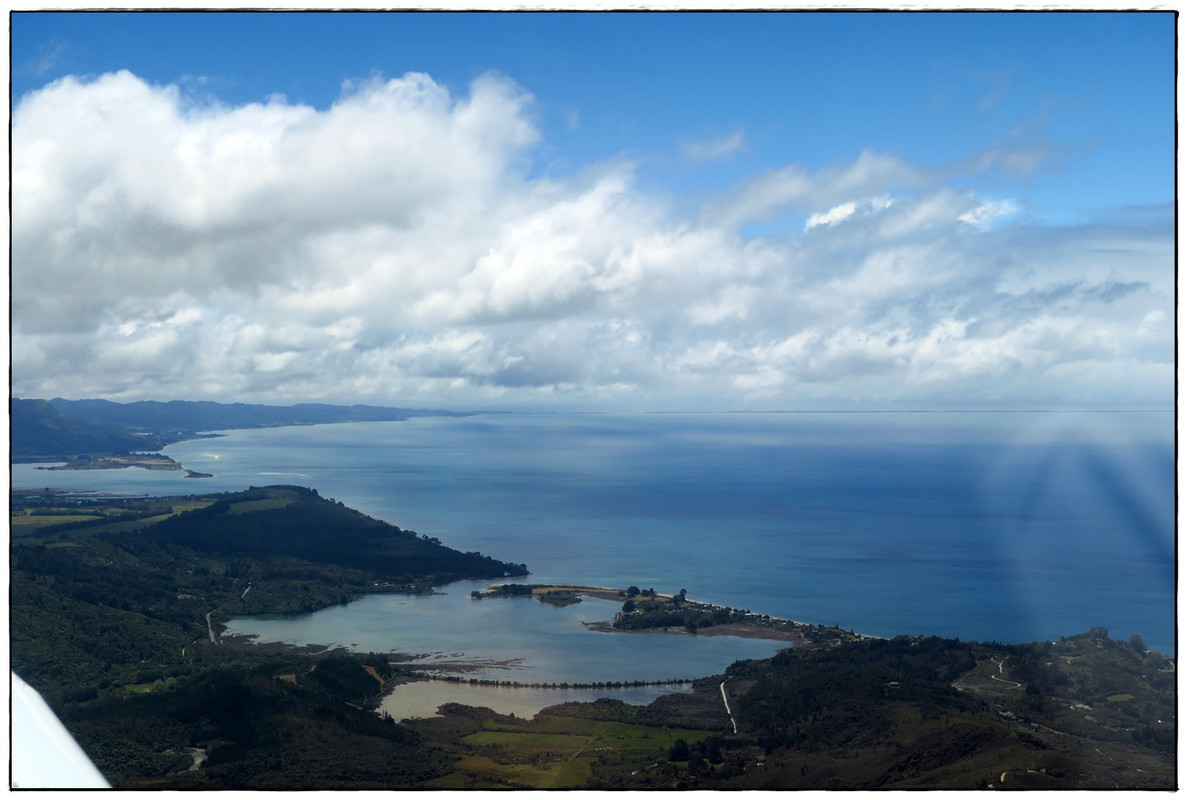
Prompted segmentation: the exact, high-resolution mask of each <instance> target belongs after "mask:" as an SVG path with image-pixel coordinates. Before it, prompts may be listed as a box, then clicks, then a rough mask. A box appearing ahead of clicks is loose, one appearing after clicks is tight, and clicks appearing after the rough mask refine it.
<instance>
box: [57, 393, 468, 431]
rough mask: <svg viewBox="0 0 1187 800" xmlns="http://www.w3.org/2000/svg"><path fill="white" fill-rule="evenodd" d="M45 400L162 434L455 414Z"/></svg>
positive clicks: (87, 416)
mask: <svg viewBox="0 0 1187 800" xmlns="http://www.w3.org/2000/svg"><path fill="white" fill-rule="evenodd" d="M49 402H50V404H51V405H52V406H53V407H54V408H56V409H57V410H58V411H60V412H62V413H63V414H65V415H67V416H70V417H73V418H75V419H79V420H82V421H84V422H89V423H92V424H95V425H110V426H113V427H117V428H123V429H124V430H129V431H150V432H153V433H162V434H168V433H179V432H180V433H196V432H198V431H217V430H229V429H232V428H268V427H277V426H282V425H316V424H323V423H330V422H392V421H398V420H404V419H408V418H409V417H420V416H434V417H440V416H461V415H460V414H459V413H457V412H453V411H442V410H427V409H411V408H388V407H385V406H367V405H353V406H335V405H325V404H322V403H300V404H297V405H293V406H266V405H255V404H248V403H214V402H208V401H190V400H173V401H170V402H159V401H155V400H144V401H140V402H135V403H113V402H111V401H110V400H63V399H62V398H60V397H55V398H54V399H53V400H50V401H49Z"/></svg>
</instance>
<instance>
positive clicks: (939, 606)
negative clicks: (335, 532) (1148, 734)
mask: <svg viewBox="0 0 1187 800" xmlns="http://www.w3.org/2000/svg"><path fill="white" fill-rule="evenodd" d="M165 452H166V454H168V455H170V456H172V457H173V458H174V459H176V460H178V461H180V462H182V463H184V464H185V466H186V467H188V468H190V469H193V470H197V471H200V472H208V473H213V474H214V476H215V477H213V478H207V479H184V478H181V477H179V476H178V475H177V474H171V473H152V472H148V471H145V470H120V471H103V472H98V471H93V472H50V471H44V470H35V469H34V468H32V467H31V466H29V465H16V466H14V467H13V486H14V487H15V488H39V487H46V486H48V487H59V488H67V489H73V490H83V489H87V490H93V491H109V492H121V491H122V492H129V493H142V494H189V493H203V492H211V491H223V490H234V489H242V488H246V487H247V486H253V485H254V486H261V485H267V484H275V483H286V484H297V485H302V486H309V487H312V488H315V489H317V490H318V492H319V493H320V494H321V495H322V496H323V497H330V498H334V499H336V500H340V501H342V502H343V503H345V504H346V505H348V506H352V507H354V508H357V509H359V510H361V511H364V512H366V513H368V514H371V515H372V516H376V517H380V518H382V519H386V520H388V521H389V522H392V523H394V524H396V525H399V526H400V527H403V528H407V529H410V530H414V531H417V532H418V533H422V534H426V535H429V536H435V537H437V538H438V539H440V540H441V541H442V542H443V543H444V544H446V545H448V546H450V547H454V548H456V549H459V550H463V551H470V550H477V551H480V552H482V553H485V554H487V555H490V556H493V557H495V558H498V559H502V560H506V561H513V562H524V563H526V564H527V566H528V568H529V569H530V570H531V571H532V573H533V574H532V575H531V576H530V578H528V579H526V580H528V581H531V582H565V583H580V584H588V585H598V586H612V587H626V586H628V585H631V584H633V585H636V586H638V587H640V588H643V589H646V588H654V589H655V590H656V591H658V592H660V593H664V594H668V593H675V592H678V591H680V590H681V589H686V590H687V592H688V596H689V597H690V598H692V599H695V600H700V601H705V602H711V603H716V604H720V605H727V606H732V607H735V608H747V609H750V610H752V611H754V612H757V613H765V614H771V615H774V616H779V617H785V618H790V619H795V620H800V621H804V622H811V623H819V624H823V625H839V626H841V627H842V628H845V629H847V630H850V629H851V630H854V631H856V632H858V633H865V634H870V635H875V636H894V635H897V634H912V635H914V634H924V635H939V636H947V637H959V638H961V639H976V640H980V641H989V640H996V641H1001V642H1008V643H1014V642H1028V641H1033V640H1039V639H1058V638H1059V637H1060V636H1064V635H1073V634H1077V633H1082V632H1084V631H1087V630H1088V629H1089V628H1092V627H1098V626H1103V627H1106V628H1108V629H1109V631H1110V635H1112V636H1113V637H1114V638H1128V637H1129V636H1130V635H1131V634H1135V633H1136V634H1139V635H1141V636H1142V637H1143V639H1144V640H1145V641H1146V643H1147V644H1148V645H1149V646H1150V647H1151V648H1155V649H1160V650H1162V651H1163V652H1165V653H1171V652H1173V649H1174V646H1175V560H1174V555H1175V539H1174V535H1175V518H1174V511H1175V486H1174V479H1175V470H1174V417H1173V414H1171V413H1170V412H1166V413H1161V412H1142V413H1139V412H1102V413H1094V412H1067V413H1062V412H1017V413H1014V412H1008V413H1007V412H968V413H787V414H783V413H766V414H759V413H754V414H749V413H737V414H485V415H477V416H469V417H424V418H416V419H411V420H407V421H404V422H391V423H347V424H338V425H318V426H308V427H290V428H272V429H261V430H240V431H229V432H226V435H224V436H222V437H219V438H216V439H205V440H195V441H189V442H183V443H179V444H176V445H173V446H171V447H169V448H167V449H166V450H165ZM483 585H485V584H484V583H482V584H473V585H471V584H469V583H465V584H454V585H449V586H445V587H442V591H443V592H445V593H446V594H445V595H442V596H436V597H429V598H406V597H393V596H375V597H369V598H365V599H364V600H362V601H360V602H356V603H352V604H350V605H348V606H345V607H337V608H333V609H326V610H324V611H321V612H317V613H315V614H310V615H302V616H301V617H296V618H284V619H277V618H249V619H243V620H236V621H234V622H233V623H232V626H231V628H232V631H233V632H236V633H243V634H255V635H258V636H260V638H261V639H262V640H276V641H292V642H297V643H310V642H313V643H319V644H343V645H346V646H354V647H356V648H357V649H360V650H379V651H396V652H404V653H420V654H425V655H426V657H428V658H429V659H445V660H458V659H462V660H471V661H473V662H474V663H475V664H476V665H478V669H479V671H478V672H477V673H474V674H479V675H482V676H486V677H495V678H497V679H504V680H521V681H525V682H526V681H540V680H548V681H552V680H555V681H562V680H565V681H570V682H575V681H584V680H595V681H596V680H659V679H667V678H679V677H698V676H700V675H708V674H714V673H715V672H719V671H720V670H722V669H724V668H725V667H726V666H728V664H729V663H731V662H732V661H733V660H736V659H738V658H755V657H762V656H765V655H770V654H772V653H774V652H775V651H776V650H777V649H778V648H779V647H784V646H786V645H785V644H782V643H779V642H771V641H759V640H745V639H739V638H736V637H707V636H679V635H662V634H619V633H609V634H608V633H598V632H594V631H590V630H588V629H586V628H584V626H582V625H581V623H582V622H588V621H598V620H605V619H609V617H610V616H612V615H613V613H614V611H615V610H617V606H616V604H614V603H611V602H609V601H592V600H587V601H586V602H584V603H581V604H578V605H574V606H570V607H568V608H564V609H555V608H551V607H547V606H544V605H542V604H540V603H537V602H535V601H532V600H525V599H519V600H515V599H502V600H483V601H471V600H470V599H469V593H470V591H471V589H472V588H475V587H479V588H480V587H481V586H483ZM496 662H502V664H501V665H499V666H494V665H495V664H496Z"/></svg>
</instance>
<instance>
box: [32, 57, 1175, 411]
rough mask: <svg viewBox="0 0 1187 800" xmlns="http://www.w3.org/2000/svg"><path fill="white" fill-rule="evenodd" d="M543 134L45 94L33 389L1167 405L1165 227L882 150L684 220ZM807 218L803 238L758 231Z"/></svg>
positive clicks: (509, 86) (402, 113) (501, 126)
mask: <svg viewBox="0 0 1187 800" xmlns="http://www.w3.org/2000/svg"><path fill="white" fill-rule="evenodd" d="M534 113H535V112H534V107H533V100H532V98H531V97H530V96H529V95H527V94H526V93H524V92H523V91H522V90H521V89H519V88H518V87H517V86H516V85H515V84H513V83H512V82H510V81H508V80H506V79H503V78H498V77H493V76H484V77H482V78H480V79H478V80H477V81H475V82H474V84H473V85H472V86H471V87H470V89H469V93H468V94H467V95H466V96H464V97H455V96H452V95H451V94H450V93H449V92H448V91H446V90H445V89H444V88H443V87H441V86H439V85H438V84H436V83H435V82H434V81H432V80H431V79H430V78H429V77H428V76H425V75H418V74H409V75H405V76H403V77H400V78H395V79H391V80H384V79H381V78H371V79H368V80H365V81H361V82H358V83H351V84H349V85H348V86H347V87H346V88H345V90H344V93H343V95H342V97H341V98H340V99H339V101H338V102H337V103H335V104H334V105H333V106H332V107H330V108H329V109H326V110H321V111H319V110H315V109H313V108H310V107H306V106H302V105H294V104H290V103H288V102H287V101H286V100H284V98H281V97H274V98H272V99H270V100H269V101H268V102H267V103H262V104H251V105H245V106H241V107H228V106H221V105H217V104H211V103H198V102H195V101H194V100H193V99H192V98H189V97H188V96H187V95H185V93H184V92H183V91H182V90H180V89H178V88H175V87H154V86H150V85H148V84H146V83H144V82H143V81H141V80H140V79H138V78H136V77H135V76H133V75H131V74H129V73H126V72H124V73H116V74H111V75H105V76H101V77H99V78H97V79H95V80H92V81H80V80H77V79H74V78H67V79H63V80H61V81H58V82H56V83H54V84H51V85H50V86H47V87H46V88H45V89H43V90H41V91H40V92H37V93H34V94H32V95H29V96H27V97H25V98H23V99H22V100H21V102H20V103H19V104H18V106H17V108H16V110H15V112H14V116H13V131H12V140H13V141H12V163H13V180H12V188H13V211H12V286H13V292H12V314H13V316H12V333H13V339H12V342H13V344H12V359H13V362H12V381H13V392H14V393H15V394H16V395H17V396H28V397H53V396H64V397H89V396H105V397H110V398H112V399H139V398H158V399H170V398H201V397H208V398H211V399H218V400H224V401H232V400H245V401H259V402H297V401H304V400H327V401H333V402H359V401H364V402H390V403H396V402H400V403H403V402H408V403H425V404H432V405H440V404H444V403H449V404H453V405H457V406H483V405H488V404H491V403H504V404H509V405H512V404H529V405H530V404H537V403H539V404H544V403H558V402H566V403H571V404H574V405H581V404H594V405H597V404H623V403H625V404H630V405H650V406H656V407H660V406H662V407H688V406H701V407H703V406H712V407H718V408H729V407H741V406H747V405H749V404H752V403H759V402H761V403H762V404H763V405H765V406H767V407H802V406H804V405H816V406H819V405H820V404H827V403H830V402H836V401H846V402H848V401H868V402H892V401H898V400H912V401H917V402H944V403H949V402H952V401H953V400H954V399H955V400H959V399H961V398H964V399H984V400H992V401H995V402H1031V401H1036V402H1037V401H1043V402H1063V401H1073V400H1078V399H1081V398H1086V397H1096V398H1104V399H1107V398H1108V397H1109V396H1115V397H1118V398H1124V399H1125V400H1126V401H1133V402H1139V401H1140V402H1167V401H1169V398H1170V388H1169V387H1170V386H1171V379H1170V378H1169V377H1168V376H1173V331H1172V325H1171V324H1170V319H1171V318H1172V316H1173V304H1172V301H1171V297H1172V293H1173V290H1174V285H1173V280H1174V279H1173V274H1174V273H1173V244H1172V242H1173V239H1172V236H1171V232H1172V215H1171V211H1170V209H1166V210H1165V213H1164V214H1162V216H1161V220H1162V221H1161V222H1154V223H1151V221H1150V217H1149V216H1147V217H1144V218H1143V219H1141V220H1138V221H1134V222H1126V221H1125V220H1124V219H1120V220H1119V221H1117V222H1115V223H1114V224H1109V225H1106V224H1094V225H1085V226H1080V227H1077V228H1055V227H1043V226H1035V225H1033V224H1027V223H1026V222H1025V221H1017V220H1016V219H1014V218H1013V217H1012V216H1011V215H1013V214H1014V212H1015V203H1014V201H1013V200H1006V199H1000V197H1001V192H1000V188H999V187H995V191H994V192H993V194H994V196H995V197H997V198H999V199H987V197H986V195H985V194H984V193H983V192H981V191H980V190H979V187H978V186H977V183H976V176H977V175H978V174H979V169H980V168H979V167H978V166H977V165H976V163H975V161H976V159H975V158H970V160H969V161H968V163H967V164H966V165H965V166H964V167H961V168H945V169H944V170H933V169H927V168H923V167H921V166H919V165H915V164H911V163H909V162H907V161H905V160H903V159H902V158H900V157H897V156H894V155H889V154H884V153H879V152H877V151H875V150H867V151H864V152H862V153H859V154H856V155H855V157H854V158H853V159H852V160H850V161H847V162H842V163H838V164H834V165H832V166H829V167H825V168H821V169H817V170H814V171H812V170H808V169H806V168H804V167H803V166H801V165H798V164H795V163H790V164H787V165H785V166H782V167H780V168H778V169H774V170H771V171H768V172H765V173H762V174H757V175H752V176H750V177H749V178H748V179H747V180H745V181H743V182H741V183H740V184H739V185H738V186H737V187H736V188H734V189H733V190H731V191H727V192H724V193H721V194H719V195H717V196H711V197H708V198H707V199H706V200H705V201H704V203H703V207H702V210H701V213H700V215H699V217H697V218H695V219H685V218H681V217H680V216H678V215H677V213H676V211H675V210H674V209H675V207H676V206H677V205H678V204H675V203H669V201H667V200H666V199H665V198H663V197H660V196H657V195H652V194H648V193H646V192H644V191H641V190H640V189H639V188H638V186H637V182H636V180H635V167H634V165H632V164H630V163H625V162H615V163H611V164H595V165H589V166H588V168H587V169H585V170H584V171H583V172H582V173H580V174H579V175H576V176H572V177H555V176H554V177H552V178H548V179H543V178H529V177H527V176H529V175H531V174H532V171H531V165H532V158H533V156H534V155H535V153H536V147H537V145H538V144H540V142H539V138H540V137H539V133H538V131H537V129H536V128H535V126H534V124H533V121H532V120H533V114H534ZM742 141H743V139H742V135H741V133H740V132H739V133H736V134H731V135H730V136H728V137H723V138H722V139H720V140H716V142H701V143H690V144H689V147H691V148H692V149H691V150H690V151H689V152H690V153H691V152H699V153H701V154H702V155H704V154H711V153H713V152H717V153H718V154H724V153H726V152H730V151H731V148H734V149H736V148H737V147H740V146H742ZM694 145H695V146H694ZM697 148H700V149H697ZM715 148H716V150H715ZM892 197H893V202H892V201H891V198H892ZM788 212H792V213H795V214H800V215H805V216H806V218H807V224H806V225H805V226H804V230H803V231H798V230H790V229H789V230H787V231H785V232H783V233H780V234H777V235H770V236H758V237H754V236H750V237H748V236H745V235H743V233H742V230H743V227H744V226H745V225H746V224H747V223H749V222H752V221H754V220H759V219H764V218H770V217H772V216H775V215H779V214H786V213H788ZM801 218H802V217H801ZM1005 219H1011V221H1012V224H1010V225H1008V226H1003V225H1000V224H998V223H999V222H1000V221H1001V220H1005ZM1126 375H1128V376H1130V379H1127V380H1120V379H1119V376H1126ZM1110 393H1111V394H1110Z"/></svg>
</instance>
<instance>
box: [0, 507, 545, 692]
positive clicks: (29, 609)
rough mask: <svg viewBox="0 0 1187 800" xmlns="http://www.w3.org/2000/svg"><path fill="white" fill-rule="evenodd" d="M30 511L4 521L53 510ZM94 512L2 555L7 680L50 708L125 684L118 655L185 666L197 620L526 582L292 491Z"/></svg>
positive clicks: (202, 623) (200, 632)
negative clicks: (34, 692) (82, 689)
mask: <svg viewBox="0 0 1187 800" xmlns="http://www.w3.org/2000/svg"><path fill="white" fill-rule="evenodd" d="M18 501H19V502H18ZM37 502H42V503H46V502H52V498H51V499H46V498H38V497H25V496H22V497H20V498H16V497H14V512H13V513H14V514H20V513H27V512H30V511H32V512H36V511H38V510H40V511H49V512H50V513H54V510H52V509H49V508H46V507H45V506H44V505H41V506H36V505H34V504H35V503H37ZM99 502H100V501H95V503H93V504H92V506H93V507H92V508H91V509H90V510H91V511H92V512H93V513H92V514H91V515H90V516H85V517H77V519H78V520H79V521H78V522H73V523H66V524H51V525H49V526H46V527H43V528H39V529H37V532H35V533H33V534H32V535H27V536H22V537H19V538H16V539H15V540H14V546H13V547H12V552H11V581H12V583H11V606H10V621H11V646H12V665H13V669H14V670H16V671H17V673H18V674H20V675H21V676H22V677H23V678H25V680H27V681H28V682H29V683H30V684H31V685H33V686H34V688H36V689H38V690H39V691H43V692H44V691H46V690H47V689H49V690H50V695H51V698H52V697H53V696H56V694H57V693H60V692H61V691H63V690H66V691H69V690H70V689H71V688H72V687H73V688H77V687H79V686H87V685H93V684H95V683H96V682H98V681H102V680H103V679H107V680H115V679H116V678H117V677H120V676H122V674H123V671H124V667H126V666H127V665H126V664H124V663H123V662H124V661H125V656H124V655H123V653H124V651H125V650H126V651H127V653H129V654H132V653H135V654H138V655H137V656H136V659H135V660H136V661H140V660H141V659H148V660H150V661H153V662H154V663H159V664H166V665H168V664H181V663H182V662H185V661H186V658H187V657H185V656H182V655H181V654H182V650H183V648H185V647H186V646H187V643H190V642H193V641H194V640H195V639H198V640H202V639H205V638H206V633H207V624H208V623H207V617H206V614H207V612H211V613H212V617H213V624H214V625H215V629H217V625H218V622H219V620H222V619H226V618H228V617H230V616H236V615H244V614H263V613H299V612H308V611H313V610H316V609H319V608H325V607H327V606H330V605H334V604H336V603H343V602H347V601H348V600H350V599H352V598H353V597H357V596H359V595H361V594H364V593H375V592H420V593H423V592H428V591H431V590H432V586H434V585H439V584H442V583H446V582H449V581H453V580H459V579H464V578H483V577H490V578H496V577H499V578H501V577H505V576H512V575H524V574H527V567H526V566H525V565H524V564H511V563H506V562H503V561H498V560H496V559H493V558H490V557H489V556H485V555H483V554H481V553H462V552H460V551H458V550H454V549H452V548H449V547H446V546H445V545H443V544H441V543H440V542H438V541H437V540H436V539H433V538H431V537H427V536H421V535H418V534H416V533H414V532H413V531H407V530H403V529H401V528H398V527H396V526H395V525H391V524H389V523H387V522H383V521H381V520H377V519H373V518H371V517H368V516H367V515H365V514H362V513H360V512H358V511H355V510H353V509H350V508H347V507H345V506H343V505H342V504H341V503H337V502H335V501H332V500H327V499H324V498H321V497H319V496H318V495H317V493H316V492H315V491H313V490H311V489H304V488H301V487H295V486H270V487H266V488H253V489H249V490H247V491H243V492H235V493H227V494H219V495H204V496H193V497H185V498H163V499H161V500H160V501H156V504H150V505H151V506H152V507H150V508H146V509H145V510H144V512H143V513H144V514H145V515H147V516H144V517H143V518H140V519H136V518H135V517H136V516H137V515H136V514H135V509H131V508H130V509H128V510H126V511H124V512H123V513H116V514H107V515H104V514H103V511H102V509H101V508H100V507H99V505H98V503H99ZM109 502H111V503H121V502H123V501H120V500H118V499H116V500H111V501H109ZM22 504H23V505H24V508H22ZM95 517H98V518H97V519H96V518H95ZM61 518H62V517H61V516H58V517H51V518H50V519H55V520H56V519H61ZM16 527H17V526H15V525H14V528H16ZM49 631H52V632H53V635H47V632H49ZM194 652H195V651H194V650H193V649H192V648H190V650H189V655H190V657H192V656H193V655H194Z"/></svg>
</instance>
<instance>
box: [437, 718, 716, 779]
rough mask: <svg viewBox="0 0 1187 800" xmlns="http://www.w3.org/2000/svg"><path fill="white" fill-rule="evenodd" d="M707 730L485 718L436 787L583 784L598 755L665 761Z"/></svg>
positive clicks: (464, 739)
mask: <svg viewBox="0 0 1187 800" xmlns="http://www.w3.org/2000/svg"><path fill="white" fill-rule="evenodd" d="M710 735H711V734H710V733H709V732H708V731H698V730H687V729H682V728H657V727H651V726H646V725H632V724H630V723H625V722H613V721H605V720H595V719H582V718H578V717H556V716H549V715H540V716H537V717H536V718H535V719H534V720H531V721H525V722H508V721H505V720H502V721H496V720H486V721H485V722H484V723H483V726H482V730H479V731H476V732H475V733H471V734H469V735H467V736H464V737H462V739H461V740H460V741H459V745H460V747H461V748H462V750H463V753H462V755H461V757H460V758H459V759H458V761H457V762H456V764H455V765H454V771H453V772H452V773H451V774H449V775H446V776H443V777H441V778H438V779H437V780H435V781H433V782H432V783H431V784H429V788H434V789H451V788H452V789H460V788H495V787H501V788H528V789H571V788H578V787H583V786H585V785H586V782H587V781H588V780H589V777H590V767H591V765H592V764H593V763H594V762H595V761H596V760H598V759H606V758H613V757H615V756H620V757H623V758H625V759H627V760H630V761H637V760H639V759H641V758H642V759H650V760H652V761H655V762H666V761H667V757H668V751H669V749H670V748H671V747H672V745H673V744H675V742H676V740H677V739H683V740H685V741H686V742H688V743H690V744H691V743H694V742H698V741H700V740H701V739H704V738H705V737H707V736H710Z"/></svg>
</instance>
